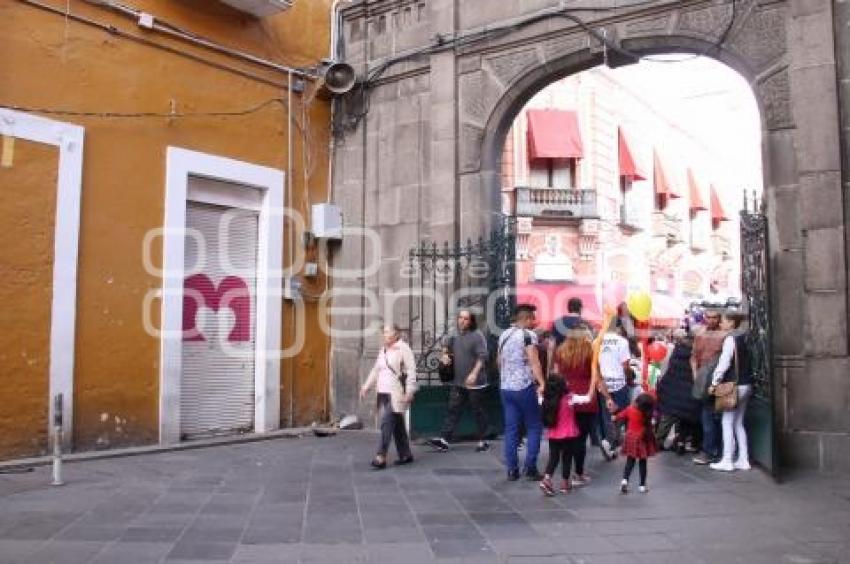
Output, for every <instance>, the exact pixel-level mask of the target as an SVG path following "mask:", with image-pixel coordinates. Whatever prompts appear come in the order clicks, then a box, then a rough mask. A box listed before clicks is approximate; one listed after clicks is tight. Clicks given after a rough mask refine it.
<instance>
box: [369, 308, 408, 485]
mask: <svg viewBox="0 0 850 564" xmlns="http://www.w3.org/2000/svg"><path fill="white" fill-rule="evenodd" d="M400 337H401V332H400V331H399V328H398V327H397V326H396V325H386V326H385V327H384V328H383V332H382V338H383V346H382V347H381V350H380V351H379V352H378V358H377V359H376V360H375V365H374V366H373V367H372V370H371V371H370V372H369V377H368V378H366V382H365V383H364V384H363V387H362V388H360V399H361V400H362V399H363V398H365V397H366V394H367V392H368V391H369V389H371V388H372V386H375V387H376V389H377V412H378V421H379V422H380V429H381V436H380V440H379V442H378V452H377V454H376V455H375V458H374V459H372V467H373V468H375V469H376V470H382V469H384V468H386V467H387V450H388V449H389V446H390V440H394V441H395V449H396V454H397V455H398V459H397V460H396V461H395V464H410V463H411V462H413V453H412V452H411V451H410V440H409V439H408V436H407V429H406V427H405V422H404V412H405V411H407V409H408V408H409V407H410V404H411V403H412V402H413V395H414V394H415V393H416V358H415V357H414V356H413V351H412V350H410V347H409V346H408V345H407V343H405V342H404V341H402V340H401V338H400Z"/></svg>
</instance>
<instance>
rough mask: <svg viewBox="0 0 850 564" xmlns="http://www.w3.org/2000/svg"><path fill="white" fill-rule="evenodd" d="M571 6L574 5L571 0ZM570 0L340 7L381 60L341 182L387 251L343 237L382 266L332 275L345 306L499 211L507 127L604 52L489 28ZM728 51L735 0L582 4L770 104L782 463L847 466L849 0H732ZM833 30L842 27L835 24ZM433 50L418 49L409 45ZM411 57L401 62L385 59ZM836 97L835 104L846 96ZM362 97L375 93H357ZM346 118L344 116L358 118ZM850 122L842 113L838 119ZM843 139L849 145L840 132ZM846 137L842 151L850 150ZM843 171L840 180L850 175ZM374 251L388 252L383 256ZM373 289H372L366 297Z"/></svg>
mask: <svg viewBox="0 0 850 564" xmlns="http://www.w3.org/2000/svg"><path fill="white" fill-rule="evenodd" d="M569 4H570V3H569V2H568V3H567V6H569ZM553 5H557V3H554V2H552V1H548V0H499V2H493V1H492V0H464V1H462V2H459V1H457V0H429V1H427V2H426V1H425V0H361V1H360V2H358V3H355V4H353V5H352V6H351V7H349V8H346V9H345V10H344V12H343V14H344V21H345V25H344V30H343V32H344V33H343V35H344V38H345V53H346V59H347V61H348V62H349V63H351V64H353V65H354V66H355V68H357V69H358V72H359V73H360V75H361V76H367V75H374V73H375V72H376V71H377V70H382V71H383V72H382V74H381V75H380V78H377V79H376V80H375V81H374V82H373V84H372V85H371V88H370V90H369V96H368V100H369V101H368V104H366V105H365V107H368V112H366V113H365V115H363V116H362V117H361V118H359V119H358V120H351V119H350V113H351V112H348V111H345V108H346V107H347V106H349V107H355V106H357V105H358V103H357V100H356V98H357V95H356V94H355V95H354V96H352V97H350V99H349V100H348V101H347V102H346V103H344V104H341V106H340V107H341V109H343V111H341V112H340V116H341V121H342V122H346V119H347V120H348V121H347V123H348V125H349V127H348V128H346V130H345V132H344V133H343V134H342V135H341V136H340V138H339V142H338V147H337V150H336V153H335V155H334V166H335V173H334V194H335V199H336V200H337V202H339V203H340V204H341V205H342V207H343V209H344V212H345V221H346V225H347V226H348V227H367V228H370V229H374V230H375V232H376V233H377V234H378V236H379V238H380V240H381V243H382V244H381V245H380V249H375V248H373V247H374V245H372V244H371V243H370V242H368V241H367V240H365V239H363V238H362V237H356V236H346V238H345V240H344V242H343V244H342V247H341V249H340V250H339V252H337V254H336V256H335V258H334V262H335V266H340V265H344V266H345V267H347V268H356V267H357V265H360V266H361V267H362V266H364V265H368V264H371V263H372V262H376V263H377V264H378V265H379V266H378V268H376V269H374V271H370V272H366V273H363V274H362V275H359V276H353V277H344V278H340V277H337V278H336V279H335V282H334V284H335V287H336V288H337V289H339V288H346V289H350V290H352V292H354V291H359V292H361V295H360V296H353V295H352V296H341V297H339V298H338V299H337V301H336V305H337V306H338V307H344V306H348V307H354V306H357V305H360V306H362V305H364V304H369V303H371V302H372V299H371V297H370V296H375V298H376V299H378V301H379V300H380V298H382V297H386V296H387V295H390V294H392V292H394V291H398V290H400V289H403V287H404V284H405V282H404V280H403V279H402V278H401V276H400V274H399V273H400V270H401V267H402V265H403V263H404V257H405V253H406V252H407V250H408V249H409V248H410V247H411V246H413V245H415V244H417V243H418V242H419V241H422V240H436V241H443V240H446V239H449V240H451V239H457V238H461V239H465V238H467V237H476V236H478V235H479V234H481V233H483V232H484V231H486V230H487V229H488V228H489V227H490V226H491V225H493V224H494V221H495V220H496V219H497V218H498V215H499V209H500V199H499V158H500V152H501V148H502V142H503V138H504V133H505V132H506V131H507V128H508V127H509V125H510V123H511V121H512V119H513V117H514V115H515V114H516V112H517V111H518V110H519V109H520V108H521V107H522V105H523V104H524V102H525V101H526V100H527V99H528V98H529V97H530V96H532V95H533V94H534V93H535V92H536V91H537V90H539V88H541V87H543V86H545V85H546V84H548V83H549V82H551V81H553V80H556V79H558V78H560V77H563V76H567V75H569V74H572V73H575V72H580V71H581V70H585V69H587V68H590V67H592V66H595V65H598V64H600V63H601V62H602V56H603V49H602V46H601V43H600V42H599V41H598V40H597V39H596V38H595V37H594V36H593V35H592V34H590V33H588V31H587V30H586V29H585V28H583V27H582V26H580V25H577V23H576V22H575V21H573V20H570V19H568V18H564V17H560V16H559V17H546V18H540V19H538V20H537V21H536V22H535V23H532V24H530V25H525V26H522V27H518V28H516V29H512V30H509V31H506V32H505V33H502V34H499V35H498V36H496V37H491V38H488V39H487V40H486V41H478V42H470V41H466V40H462V41H461V43H460V44H458V45H455V46H454V47H453V48H448V49H447V48H444V45H445V42H446V41H447V40H448V39H450V38H452V37H453V36H455V34H457V35H458V36H460V37H462V38H469V37H471V34H474V33H475V32H476V30H478V29H480V28H481V27H482V26H490V27H493V26H497V25H499V24H501V23H504V22H511V21H513V22H516V21H518V19H520V18H523V17H526V16H528V15H530V14H533V13H535V12H538V11H539V10H544V9H550V8H552V6H553ZM736 6H737V8H736V14H735V20H734V25H733V26H732V27H731V29H730V30H729V33H728V34H727V36H726V41H725V43H724V45H723V47H722V48H720V49H714V48H712V44H713V43H714V42H716V41H718V39H719V38H720V36H721V34H722V33H723V30H724V29H725V28H726V23H727V22H728V21H729V18H730V15H731V4H730V3H729V2H717V1H709V0H704V1H701V0H691V1H685V2H676V3H670V2H658V3H657V4H656V5H654V6H653V5H642V6H641V7H640V9H631V10H630V9H629V8H619V9H615V10H611V11H604V12H574V14H575V15H577V16H579V17H580V18H581V19H582V20H583V21H585V22H587V24H588V25H589V26H590V28H591V29H595V30H598V29H604V30H605V32H606V34H607V37H609V38H612V39H613V40H615V41H617V42H619V43H620V45H622V46H623V47H624V48H627V49H629V50H632V51H636V52H643V53H649V52H664V51H667V52H670V51H683V50H689V51H694V52H707V53H708V54H710V55H712V56H715V57H716V58H718V59H719V60H721V61H722V62H724V63H726V64H728V65H729V66H731V67H733V68H735V69H736V70H738V71H739V72H740V73H741V74H743V75H744V76H745V77H746V78H747V79H748V80H749V81H750V83H751V84H752V85H753V91H754V94H755V96H756V99H757V101H758V103H759V107H760V109H761V112H762V118H763V119H762V124H763V158H764V168H765V196H766V201H767V209H768V213H769V216H770V250H771V281H772V294H771V296H772V306H773V307H772V321H773V327H774V335H773V348H774V353H775V359H774V361H775V362H774V364H775V379H776V382H777V386H776V388H777V392H778V393H777V397H776V413H777V417H778V424H779V428H780V431H781V439H782V441H781V445H782V452H783V456H784V460H785V462H786V463H788V464H793V465H801V466H805V467H810V468H819V469H826V470H829V469H839V468H843V469H848V468H850V455H848V454H847V453H848V452H850V448H848V447H850V418H848V417H847V416H846V415H847V412H848V407H850V378H848V377H847V375H848V374H850V361H848V356H847V355H848V350H847V347H848V338H847V311H848V301H847V300H848V285H847V277H848V263H847V260H846V250H847V248H848V241H850V238H848V237H849V236H848V234H847V232H846V230H845V217H847V214H848V213H850V209H848V208H847V206H846V205H844V199H845V197H844V194H846V193H847V190H848V189H850V186H848V184H847V182H848V178H847V171H848V160H850V157H848V154H847V147H848V140H847V131H848V119H850V118H848V114H850V110H848V93H847V92H848V90H847V89H848V77H847V69H848V64H850V62H848V60H847V59H848V53H850V49H848V47H850V38H848V37H847V35H848V19H850V8H848V3H847V2H830V1H829V0H799V1H789V2H785V1H774V2H752V1H739V2H736ZM835 30H839V33H838V34H836V33H835ZM424 47H429V49H430V51H429V53H427V54H424V55H421V56H417V57H409V56H405V55H409V54H410V53H411V50H415V49H417V48H424ZM400 56H405V57H404V59H403V60H402V61H401V62H398V63H397V64H393V65H391V66H385V65H384V63H386V61H388V60H389V59H391V58H393V57H400ZM839 96H840V100H841V102H840V104H839ZM359 105H360V106H364V104H363V103H362V100H360V104H359ZM346 116H348V118H346ZM842 120H843V121H842ZM842 144H843V145H842ZM842 146H843V147H844V150H843V152H842V149H841V147H842ZM842 182H843V184H842ZM376 252H379V255H376ZM364 292H365V293H364ZM382 316H393V317H395V319H396V321H398V322H400V323H401V324H402V325H405V324H406V322H407V319H406V310H403V308H399V309H396V310H395V311H383V310H382V308H381V306H380V305H378V306H377V307H374V308H368V311H366V313H362V314H361V313H352V314H347V315H336V316H334V318H333V326H334V327H335V328H339V329H345V330H355V329H358V328H363V327H365V326H367V325H368V324H369V323H370V321H374V320H377V319H378V318H380V317H382ZM334 342H335V345H334V373H333V379H334V382H333V389H334V392H335V394H334V397H335V410H336V411H337V412H345V413H351V412H353V411H355V410H358V409H359V410H360V413H361V414H362V415H367V416H368V414H369V410H368V408H363V407H362V406H358V404H357V401H356V390H357V388H358V386H359V383H360V382H361V381H362V379H363V378H364V377H365V374H366V372H367V370H368V367H369V365H371V362H372V359H374V354H375V352H376V350H377V346H378V342H377V337H376V336H373V337H363V336H345V335H342V336H338V337H337V338H336V339H335V341H334Z"/></svg>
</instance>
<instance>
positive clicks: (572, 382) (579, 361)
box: [361, 298, 752, 496]
mask: <svg viewBox="0 0 850 564" xmlns="http://www.w3.org/2000/svg"><path fill="white" fill-rule="evenodd" d="M535 311H536V310H535V307H534V306H533V305H530V304H519V305H518V306H517V307H516V310H515V315H514V322H513V324H512V326H511V327H510V328H509V329H506V330H505V331H504V332H502V334H501V335H500V337H499V340H498V350H497V351H496V363H497V367H498V374H499V379H498V385H499V392H500V398H501V405H502V411H503V419H504V441H503V449H504V451H503V459H504V464H505V468H506V475H507V479H508V480H510V481H515V480H519V479H520V478H521V477H524V478H526V479H528V480H532V481H536V482H538V484H539V487H540V489H541V491H542V492H543V494H544V495H547V496H553V495H556V494H557V492H559V491H560V492H562V493H567V492H569V491H570V490H571V489H572V488H574V487H580V486H585V485H587V484H589V483H590V476H589V475H588V473H587V470H586V464H585V462H586V458H587V452H588V444H590V445H591V446H594V447H596V448H599V449H600V451H601V453H602V455H603V457H604V458H605V460H607V461H613V460H615V459H617V458H618V456H619V455H622V456H623V458H625V464H624V469H623V474H622V481H621V483H620V485H619V491H620V492H621V493H623V494H625V493H628V492H629V480H630V478H631V475H632V473H633V470H634V468H635V466H637V467H638V475H639V484H638V488H639V491H640V492H641V493H646V492H648V491H649V490H648V485H647V473H648V465H647V459H648V458H650V457H652V456H653V455H655V454H656V453H657V452H658V451H659V450H670V451H673V452H675V453H677V454H678V455H680V456H681V455H684V454H686V453H692V454H694V455H695V456H694V458H693V462H694V463H695V464H702V465H708V466H709V467H710V468H711V469H713V470H717V471H733V470H748V469H749V468H750V463H749V457H748V449H747V434H746V428H745V426H744V416H745V413H746V408H747V401H748V398H749V397H750V395H751V389H752V382H751V379H752V378H751V368H750V362H749V354H748V350H747V340H746V338H745V333H744V331H743V330H742V323H743V321H744V318H745V317H744V316H743V315H742V314H741V313H740V312H739V311H736V310H733V309H728V310H723V311H721V310H720V309H709V310H707V311H706V312H705V313H704V315H703V316H702V318H701V320H700V323H698V324H694V323H686V324H682V326H680V328H679V329H677V330H675V331H673V332H672V333H668V334H666V335H662V334H658V335H655V336H654V337H649V336H648V335H647V334H646V333H644V335H643V338H642V339H636V338H635V335H634V334H633V331H632V328H633V325H632V324H631V323H630V320H629V318H628V314H627V313H626V314H625V315H610V316H608V317H606V320H605V322H604V323H603V325H604V326H602V327H599V328H598V331H596V330H595V329H596V328H594V327H593V325H592V324H591V323H588V322H587V321H585V320H584V319H583V318H582V302H581V300H579V299H578V298H573V299H571V300H569V302H568V305H567V312H566V314H565V315H564V316H563V317H561V318H559V319H557V320H556V321H555V322H554V324H553V327H551V329H546V330H543V329H542V328H537V327H536V319H535ZM621 311H622V309H621ZM399 337H400V332H399V330H398V328H397V327H395V326H387V327H385V328H384V332H383V344H384V346H383V347H382V349H381V351H380V353H379V354H378V358H377V360H376V362H375V365H374V367H373V369H372V371H371V373H370V374H369V377H368V378H367V380H366V383H365V384H364V386H363V388H362V389H361V397H365V394H366V393H367V391H368V390H369V389H370V388H371V387H372V386H375V387H376V389H377V406H378V415H379V421H380V430H381V434H380V444H379V448H378V451H377V454H376V455H375V458H374V459H373V460H372V466H373V467H374V468H376V469H382V468H385V467H386V465H387V449H388V447H389V444H390V442H391V441H392V440H393V439H394V440H395V445H396V450H397V453H398V458H397V460H396V461H395V463H396V464H409V463H411V462H413V456H412V454H411V450H410V444H409V439H408V436H407V431H406V428H405V422H404V412H405V411H406V410H407V409H408V407H409V406H410V404H411V402H412V401H413V398H414V394H415V392H416V364H415V358H414V355H413V352H412V351H411V349H410V347H409V346H408V345H407V344H406V343H404V341H403V340H401V339H400V338H399ZM442 345H443V351H442V352H443V354H442V356H441V358H440V362H441V366H442V368H441V370H442V371H443V372H444V373H446V374H447V376H446V378H445V381H446V383H447V384H448V385H449V387H450V392H449V402H448V409H447V413H446V416H445V419H444V423H443V427H442V430H441V433H440V435H439V436H437V437H433V438H431V439H429V440H428V444H430V445H431V446H432V447H433V448H435V449H437V450H440V451H446V450H449V449H450V448H452V446H451V445H452V443H453V441H454V438H455V437H454V434H455V431H456V427H457V425H458V422H459V420H460V417H461V415H462V413H463V410H464V408H465V406H466V405H469V406H470V408H471V410H472V413H473V415H474V418H475V422H476V433H477V437H476V438H477V444H476V446H475V450H476V451H478V452H484V451H487V450H488V449H489V448H490V445H489V443H488V442H487V440H486V439H487V435H488V429H489V422H488V418H487V412H486V410H485V407H484V403H483V397H484V394H485V389H486V387H487V386H488V385H489V384H490V382H489V381H488V377H487V362H488V357H489V355H488V348H487V340H486V338H485V336H484V334H483V333H482V331H481V330H480V329H479V328H478V324H477V319H476V316H475V314H474V312H472V311H470V310H461V311H459V312H458V314H457V320H456V331H454V332H453V333H452V334H451V335H449V336H448V337H447V338H446V339H445V340H444V341H443V343H442ZM650 347H651V350H652V354H650ZM659 351H660V353H659ZM644 357H646V358H652V363H649V362H642V360H644ZM649 371H653V373H654V376H653V377H652V378H648V377H647V373H648V372H649ZM544 438H545V439H546V441H547V442H548V447H549V448H548V461H547V463H546V465H545V469H544V471H543V473H540V471H539V468H538V457H539V455H540V445H541V442H542V440H543V439H544ZM521 445H524V447H525V453H524V459H523V461H522V464H520V460H519V452H518V451H519V449H520V447H521ZM559 466H560V475H561V478H562V479H561V480H560V482H559V484H558V487H557V489H556V482H555V474H556V472H557V471H558V468H559Z"/></svg>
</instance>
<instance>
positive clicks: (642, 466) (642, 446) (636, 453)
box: [613, 393, 657, 494]
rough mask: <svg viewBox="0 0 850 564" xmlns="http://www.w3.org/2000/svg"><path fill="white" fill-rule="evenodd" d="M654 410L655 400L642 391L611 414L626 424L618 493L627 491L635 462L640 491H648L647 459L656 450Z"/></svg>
mask: <svg viewBox="0 0 850 564" xmlns="http://www.w3.org/2000/svg"><path fill="white" fill-rule="evenodd" d="M654 410H655V400H654V399H652V396H651V395H649V394H647V393H643V394H640V395H639V396H638V397H637V399H635V401H634V403H633V404H632V405H630V406H629V407H627V408H626V409H624V410H623V411H621V412H620V413H618V414H617V415H614V416H613V417H614V419H615V420H616V421H622V422H624V423H625V424H626V437H625V439H624V441H623V456H625V457H626V467H625V469H624V470H623V481H622V482H620V493H623V494H627V493H629V478H630V477H631V475H632V471H633V470H634V468H635V462H637V464H638V471H639V474H640V493H647V492H648V491H649V490H648V489H647V487H646V474H647V459H648V458H649V457H650V456H653V455H654V454H655V453H656V451H657V448H656V446H655V436H654V435H653V434H652V412H653V411H654Z"/></svg>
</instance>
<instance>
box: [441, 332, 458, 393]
mask: <svg viewBox="0 0 850 564" xmlns="http://www.w3.org/2000/svg"><path fill="white" fill-rule="evenodd" d="M453 342H454V339H452V338H450V339H449V342H448V348H449V351H451V350H452V345H453ZM448 357H449V363H448V364H443V363H442V361H440V362H439V366H438V367H437V375H438V376H439V377H440V382H442V383H443V384H448V383H450V382H453V381H454V379H455V358H454V354H452V353H451V352H449V353H448Z"/></svg>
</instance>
